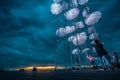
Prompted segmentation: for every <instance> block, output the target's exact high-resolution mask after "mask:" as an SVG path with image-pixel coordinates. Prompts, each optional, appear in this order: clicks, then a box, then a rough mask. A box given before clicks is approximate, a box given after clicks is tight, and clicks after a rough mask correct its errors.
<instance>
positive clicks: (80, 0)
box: [78, 0, 88, 5]
mask: <svg viewBox="0 0 120 80" xmlns="http://www.w3.org/2000/svg"><path fill="white" fill-rule="evenodd" d="M87 2H88V0H78V3H79V4H80V5H84V4H86V3H87Z"/></svg>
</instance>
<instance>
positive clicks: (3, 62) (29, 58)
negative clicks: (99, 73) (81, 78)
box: [0, 0, 120, 68]
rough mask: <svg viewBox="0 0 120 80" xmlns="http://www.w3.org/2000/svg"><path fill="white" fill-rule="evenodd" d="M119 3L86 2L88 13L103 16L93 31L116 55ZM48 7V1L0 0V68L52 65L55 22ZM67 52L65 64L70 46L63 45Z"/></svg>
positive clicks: (62, 61) (62, 47)
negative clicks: (99, 12)
mask: <svg viewBox="0 0 120 80" xmlns="http://www.w3.org/2000/svg"><path fill="white" fill-rule="evenodd" d="M94 2H100V0H94ZM119 2H120V1H119V0H105V1H104V0H102V1H101V3H97V4H92V3H93V2H92V0H90V3H88V5H89V6H90V10H91V12H92V11H95V10H100V11H101V12H103V16H102V19H101V20H100V22H99V23H97V24H96V25H95V27H96V29H97V31H98V33H99V36H100V39H101V41H103V42H104V43H105V48H106V49H107V50H108V51H109V52H111V51H114V50H116V51H119V47H118V46H119V45H120V42H119V40H118V36H119V34H120V30H119V29H120V6H119ZM50 4H52V0H0V66H4V67H6V66H7V68H9V67H19V66H22V65H23V66H29V65H30V66H31V65H33V66H35V65H48V64H54V60H55V54H56V49H57V47H56V46H57V44H56V43H57V42H56V39H57V37H56V34H55V31H56V29H57V26H58V18H57V17H55V16H54V15H52V14H51V13H50ZM62 21H63V19H61V22H62ZM62 26H63V25H62ZM60 39H61V40H60V44H59V54H58V59H59V61H58V63H59V64H63V63H64V59H63V56H64V54H63V53H64V42H63V41H62V40H63V39H62V38H60ZM109 43H111V45H109ZM114 48H116V49H114ZM67 50H68V51H67V54H66V57H67V62H69V60H70V58H68V55H70V51H71V50H70V44H67Z"/></svg>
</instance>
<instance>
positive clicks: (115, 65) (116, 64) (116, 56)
mask: <svg viewBox="0 0 120 80" xmlns="http://www.w3.org/2000/svg"><path fill="white" fill-rule="evenodd" d="M112 58H113V66H114V67H115V68H118V67H119V61H118V55H117V53H115V52H113V54H112Z"/></svg>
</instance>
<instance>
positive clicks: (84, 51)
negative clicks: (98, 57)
mask: <svg viewBox="0 0 120 80" xmlns="http://www.w3.org/2000/svg"><path fill="white" fill-rule="evenodd" d="M89 50H90V48H85V49H83V50H82V52H83V53H86V52H87V51H89Z"/></svg>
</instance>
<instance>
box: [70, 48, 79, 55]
mask: <svg viewBox="0 0 120 80" xmlns="http://www.w3.org/2000/svg"><path fill="white" fill-rule="evenodd" d="M80 52H81V50H80V49H73V51H72V54H74V55H75V54H79V53H80Z"/></svg>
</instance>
